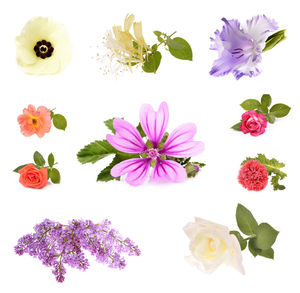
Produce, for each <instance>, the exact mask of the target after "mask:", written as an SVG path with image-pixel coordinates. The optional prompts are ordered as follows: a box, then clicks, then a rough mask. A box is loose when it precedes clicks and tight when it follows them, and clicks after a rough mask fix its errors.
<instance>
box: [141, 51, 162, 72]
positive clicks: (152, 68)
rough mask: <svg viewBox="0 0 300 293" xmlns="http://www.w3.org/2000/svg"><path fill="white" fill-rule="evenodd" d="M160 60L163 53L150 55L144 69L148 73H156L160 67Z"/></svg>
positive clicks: (156, 52)
mask: <svg viewBox="0 0 300 293" xmlns="http://www.w3.org/2000/svg"><path fill="white" fill-rule="evenodd" d="M160 60H161V53H160V52H159V51H155V52H153V53H151V54H149V55H148V58H147V59H146V61H145V62H144V65H143V67H142V69H143V70H144V71H145V72H148V73H155V72H156V71H157V69H158V67H159V65H160Z"/></svg>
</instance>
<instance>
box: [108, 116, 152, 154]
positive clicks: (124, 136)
mask: <svg viewBox="0 0 300 293" xmlns="http://www.w3.org/2000/svg"><path fill="white" fill-rule="evenodd" d="M113 126H114V129H115V131H116V134H115V135H111V134H108V135H107V136H106V139H107V141H108V142H109V143H110V144H111V145H112V146H113V147H114V148H115V149H117V150H119V151H121V152H125V153H133V154H139V153H143V152H145V151H146V150H147V146H146V144H145V143H144V141H143V139H142V137H141V135H140V133H139V132H138V131H137V129H136V128H135V127H134V126H133V125H132V124H130V123H129V122H127V121H125V120H122V119H119V118H115V119H114V122H113Z"/></svg>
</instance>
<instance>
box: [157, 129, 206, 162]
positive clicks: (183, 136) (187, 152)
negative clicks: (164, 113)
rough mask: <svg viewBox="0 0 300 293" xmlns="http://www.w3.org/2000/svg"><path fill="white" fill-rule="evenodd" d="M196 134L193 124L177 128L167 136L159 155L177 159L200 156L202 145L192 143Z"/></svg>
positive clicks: (197, 142)
mask: <svg viewBox="0 0 300 293" xmlns="http://www.w3.org/2000/svg"><path fill="white" fill-rule="evenodd" d="M196 132H197V128H196V125H195V124H193V123H186V124H183V125H181V126H179V127H177V128H176V129H175V130H174V131H173V132H172V133H171V134H170V135H169V137H168V139H167V141H166V143H165V144H164V147H163V149H162V150H161V151H160V153H161V154H165V155H167V156H172V157H177V158H186V157H192V156H195V155H197V154H200V153H201V152H203V150H204V143H203V142H201V141H193V138H194V136H195V134H196Z"/></svg>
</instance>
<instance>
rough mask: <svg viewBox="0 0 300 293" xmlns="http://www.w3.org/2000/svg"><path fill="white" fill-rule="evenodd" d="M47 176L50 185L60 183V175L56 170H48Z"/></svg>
mask: <svg viewBox="0 0 300 293" xmlns="http://www.w3.org/2000/svg"><path fill="white" fill-rule="evenodd" d="M48 174H49V177H50V179H51V182H52V183H54V184H58V183H60V173H59V171H58V170H57V169H56V168H52V169H50V170H49V173H48Z"/></svg>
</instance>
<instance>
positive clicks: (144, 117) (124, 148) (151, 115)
mask: <svg viewBox="0 0 300 293" xmlns="http://www.w3.org/2000/svg"><path fill="white" fill-rule="evenodd" d="M168 120H169V109H168V105H167V103H165V102H163V103H161V105H160V106H159V109H158V111H157V112H156V111H154V110H153V108H152V107H151V106H150V105H148V104H144V105H142V107H141V110H140V122H141V126H142V128H143V130H144V132H145V134H146V136H147V137H148V139H149V141H150V142H151V144H152V147H148V146H147V145H146V143H145V142H144V141H143V139H142V137H141V135H140V133H139V132H138V130H137V129H136V128H135V127H134V126H133V125H132V124H130V123H129V122H127V121H124V120H122V119H119V118H116V119H114V121H113V126H114V129H115V131H116V134H115V135H111V134H108V135H107V136H106V139H107V140H108V142H109V143H110V144H111V145H112V146H113V147H114V148H116V149H117V150H119V151H121V152H125V153H132V154H139V155H140V156H141V157H140V158H134V159H129V160H125V161H123V162H121V163H119V164H117V165H116V166H114V167H113V168H112V169H111V175H112V176H113V177H119V176H122V175H125V174H127V176H126V181H127V183H129V184H130V185H134V186H137V185H141V184H143V183H144V182H145V180H146V179H147V178H148V174H149V170H150V165H153V163H152V164H151V162H155V166H154V169H153V172H152V174H151V181H153V182H165V181H173V182H182V181H184V180H185V179H186V178H187V174H186V171H185V169H184V168H183V167H182V166H181V165H180V164H179V163H177V162H175V161H173V160H168V159H167V156H171V157H176V158H186V157H191V156H194V155H197V154H199V153H201V152H202V151H203V150H204V144H203V143H202V142H200V141H194V140H193V137H194V135H195V134H196V131H197V130H196V125H195V124H193V123H186V124H183V125H181V126H179V127H177V128H176V129H175V130H174V131H173V132H172V133H171V134H170V135H169V136H168V138H167V140H166V142H165V143H164V145H163V146H161V145H160V142H161V140H162V138H163V136H164V133H165V131H166V128H167V124H168ZM142 154H143V155H142Z"/></svg>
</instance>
